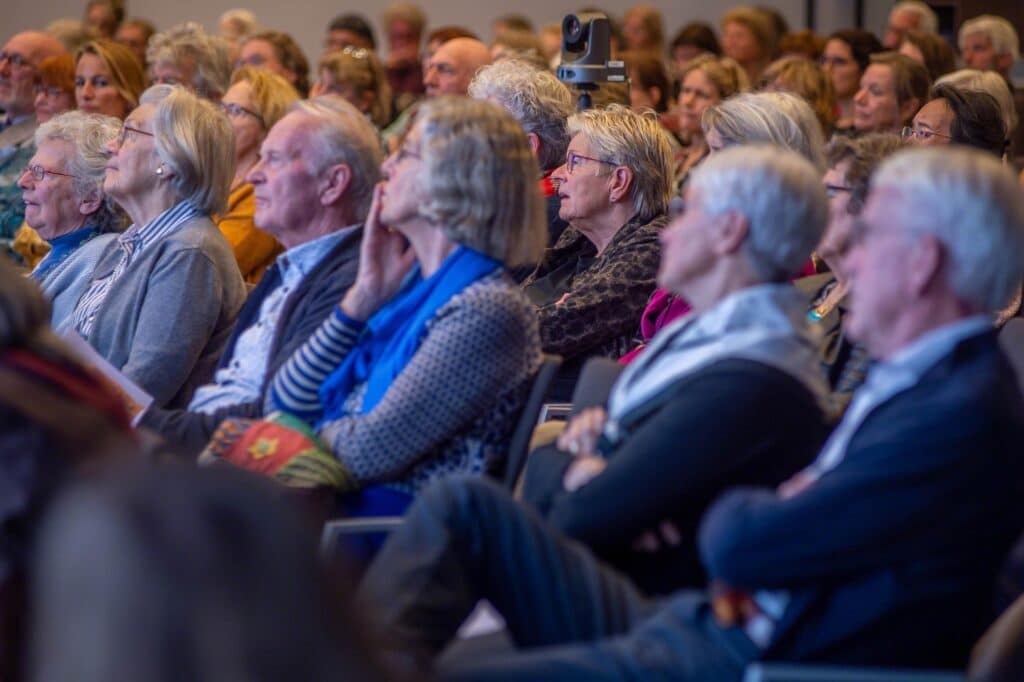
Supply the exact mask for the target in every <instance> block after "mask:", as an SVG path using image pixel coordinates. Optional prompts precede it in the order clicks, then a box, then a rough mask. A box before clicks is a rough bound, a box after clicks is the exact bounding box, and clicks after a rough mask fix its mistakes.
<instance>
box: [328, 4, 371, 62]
mask: <svg viewBox="0 0 1024 682" xmlns="http://www.w3.org/2000/svg"><path fill="white" fill-rule="evenodd" d="M346 47H351V48H359V47H361V48H363V49H364V50H369V51H371V52H372V51H373V50H376V49H377V39H376V38H375V37H374V35H373V27H372V26H370V22H368V21H367V20H366V19H365V18H364V17H363V15H361V14H339V15H338V16H336V17H334V19H332V20H331V23H330V24H328V26H327V38H326V39H325V40H324V55H325V56H326V55H327V54H329V53H331V52H337V51H338V50H344V49H345V48H346Z"/></svg>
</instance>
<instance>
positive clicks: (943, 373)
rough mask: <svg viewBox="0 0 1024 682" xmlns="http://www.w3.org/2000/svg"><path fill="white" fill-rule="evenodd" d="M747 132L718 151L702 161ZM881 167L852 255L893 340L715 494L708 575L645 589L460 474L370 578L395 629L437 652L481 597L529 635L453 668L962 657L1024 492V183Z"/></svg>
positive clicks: (928, 661) (705, 237) (698, 674)
mask: <svg viewBox="0 0 1024 682" xmlns="http://www.w3.org/2000/svg"><path fill="white" fill-rule="evenodd" d="M747 153H749V152H748V150H747V149H743V148H736V149H733V150H727V151H725V152H722V153H721V155H718V156H716V157H713V158H712V159H709V160H708V161H706V162H705V164H702V166H701V167H700V168H699V169H698V170H697V171H696V173H695V176H694V181H696V180H697V178H698V177H699V175H701V174H707V173H715V174H719V173H723V174H726V173H729V172H730V166H732V165H733V164H736V165H740V164H741V163H742V159H743V156H744V155H745V154H747ZM778 156H780V157H783V156H787V153H786V152H780V153H779V154H778ZM763 163H764V165H765V166H766V167H768V168H771V167H772V166H773V165H774V163H775V162H774V161H773V160H772V159H771V158H770V157H769V158H768V159H766V160H765V161H763ZM875 187H876V189H875V190H874V191H873V192H872V195H871V197H870V198H869V201H868V206H867V208H866V209H865V213H864V216H863V217H864V225H863V226H862V228H861V235H862V237H863V239H862V241H861V243H860V244H859V245H858V246H857V247H856V248H855V250H854V252H853V253H852V254H851V256H850V260H851V264H850V270H851V273H852V275H851V276H852V278H853V280H852V287H853V289H852V290H853V304H852V305H853V309H854V310H855V312H854V313H851V314H852V315H853V317H852V318H851V320H852V324H851V327H850V332H851V334H853V335H856V337H857V340H858V342H860V343H863V344H864V345H865V346H866V347H867V348H868V349H869V351H870V352H871V353H872V354H874V355H875V356H876V357H877V358H878V360H879V362H878V364H877V365H876V366H875V367H874V368H873V369H872V371H871V373H870V375H869V377H868V380H867V382H866V384H865V385H864V387H863V389H862V390H861V391H859V392H858V394H857V395H856V397H855V398H854V400H853V403H852V404H851V406H850V408H849V409H848V410H847V412H846V415H845V417H844V419H843V421H842V422H841V423H840V425H839V426H838V427H837V429H836V431H835V432H834V433H833V435H832V437H831V438H830V440H829V441H828V443H826V445H825V447H824V448H823V449H822V451H821V453H820V454H819V456H818V458H817V459H816V460H815V462H814V463H813V464H811V466H809V467H808V468H806V469H805V470H803V471H802V472H801V473H799V474H797V475H796V476H795V477H794V478H792V479H790V480H789V481H787V482H785V483H783V484H782V485H781V486H779V488H778V489H777V490H771V489H758V488H738V489H734V490H733V491H731V492H727V493H725V494H724V495H723V496H722V497H720V498H719V499H718V500H717V501H716V502H715V503H714V504H713V505H712V506H711V508H710V510H709V511H708V512H707V513H706V514H705V516H704V519H703V521H702V524H701V531H700V539H699V547H700V551H701V556H702V559H703V562H704V565H705V567H706V568H707V569H708V572H709V574H710V576H711V580H712V582H711V585H712V587H711V589H710V590H709V592H707V593H704V592H680V593H676V594H674V595H673V596H671V597H669V598H668V599H666V600H663V601H660V602H657V601H652V600H649V599H647V598H646V597H644V596H643V595H642V594H640V593H639V592H638V590H637V589H636V588H635V587H634V586H633V585H632V584H630V583H629V582H628V581H626V580H625V579H624V578H623V577H621V575H619V574H617V573H614V572H612V571H609V570H608V569H607V568H605V567H604V566H603V565H602V564H600V563H599V562H598V561H597V560H596V559H594V557H593V556H592V555H590V554H589V553H588V552H587V551H586V550H584V549H583V548H582V547H581V546H579V545H577V544H574V543H570V542H566V541H565V540H564V539H563V538H562V537H561V536H560V535H559V534H557V533H556V532H554V531H553V530H552V529H551V528H550V527H548V526H546V525H545V524H544V523H543V522H542V521H540V520H539V518H538V517H537V516H536V515H534V514H532V513H530V512H528V511H526V510H524V509H522V508H521V507H520V506H518V505H517V503H516V502H514V501H513V500H512V499H511V497H510V496H508V495H507V494H506V493H504V492H503V491H502V490H500V489H498V488H496V487H494V486H488V485H486V484H485V483H483V482H466V481H460V482H459V483H458V485H455V484H449V485H445V484H444V483H442V484H441V485H438V486H436V487H435V488H433V489H430V490H428V491H426V492H425V493H423V494H422V495H421V496H420V498H419V500H418V501H417V503H416V504H415V505H414V506H413V508H412V509H411V510H410V511H409V513H408V515H407V523H406V524H405V525H404V526H403V528H401V529H400V530H399V531H397V532H396V533H395V534H394V535H393V536H392V538H391V539H390V540H389V542H388V544H386V545H385V547H384V549H383V550H382V551H381V553H380V554H379V555H378V557H377V559H376V561H375V562H374V564H373V565H372V566H371V567H370V570H369V572H368V574H367V576H366V578H365V579H364V582H363V585H362V587H361V591H360V593H359V599H358V601H361V602H362V604H361V605H362V606H364V607H368V608H367V610H366V611H365V613H367V614H372V615H373V616H374V617H375V618H376V619H377V622H378V624H379V625H380V627H381V628H382V630H383V634H384V635H385V637H384V638H383V639H382V640H381V641H388V642H390V643H391V645H392V646H395V647H397V648H402V649H404V650H405V651H406V652H408V653H409V654H410V655H411V656H412V657H413V658H414V659H415V660H416V661H417V662H419V663H424V662H429V661H430V660H431V659H432V658H433V657H434V656H435V655H436V653H437V652H438V651H439V650H440V648H441V647H443V646H444V645H445V644H446V643H447V641H448V640H449V638H450V637H451V636H452V635H453V634H454V633H455V631H456V629H457V628H458V626H459V624H460V622H461V620H462V618H463V617H464V616H465V615H466V614H467V613H468V612H469V611H470V610H471V609H472V608H473V606H474V605H475V603H476V601H477V600H478V599H481V598H485V599H488V600H489V601H490V602H491V603H492V604H493V605H494V606H495V607H496V608H497V609H498V611H500V612H501V614H502V615H503V616H504V618H505V622H506V626H507V628H508V631H509V634H510V635H511V636H512V639H513V640H514V641H515V642H516V644H517V647H518V648H517V649H516V650H515V651H512V652H503V653H500V654H497V655H491V656H482V655H477V656H476V657H475V659H474V660H473V661H461V660H456V661H454V662H453V663H452V668H451V669H449V670H444V671H442V675H441V677H442V678H445V679H467V680H468V679H473V680H492V679H494V680H497V679H501V680H520V679H522V680H533V679H604V680H613V679H615V680H618V679H622V680H625V679H676V680H708V679H715V680H737V681H738V680H740V678H741V677H742V674H743V670H744V667H745V666H746V665H747V663H749V662H750V661H753V660H756V659H760V658H771V659H774V660H807V659H811V660H820V661H835V662H839V661H842V662H847V663H850V662H853V663H863V664H876V665H902V666H921V665H926V666H944V665H962V664H963V663H964V661H965V660H966V657H967V654H968V652H969V650H970V647H971V645H972V644H973V642H974V640H975V638H976V637H977V636H978V634H980V632H981V630H982V629H983V628H984V626H985V623H986V620H987V617H988V615H989V614H988V604H989V601H990V600H989V595H990V593H991V590H992V587H993V585H994V582H995V576H996V573H997V571H998V568H999V565H1000V564H1001V562H1002V559H1003V555H1004V553H1005V552H1006V551H1007V550H1008V548H1009V546H1010V544H1011V543H1012V541H1013V539H1014V538H1015V537H1016V534H1017V533H1018V532H1019V523H1020V521H1019V520H1020V518H1021V511H1024V494H1022V492H1024V491H1022V490H1021V488H1022V481H1024V477H1022V475H1021V474H1022V471H1021V469H1022V467H1024V463H1022V462H1021V461H1020V458H1019V457H1017V448H1018V447H1019V443H1020V442H1021V440H1022V438H1024V401H1022V398H1021V394H1020V389H1019V388H1018V386H1017V382H1016V379H1015V377H1014V375H1013V371H1012V369H1011V368H1010V366H1009V363H1008V362H1007V360H1006V358H1005V357H1004V356H1003V354H1002V352H1001V351H1000V349H999V345H998V343H997V341H996V338H995V332H994V330H993V328H992V324H991V321H990V320H991V318H990V316H989V314H990V313H991V311H993V310H995V309H996V308H998V307H999V306H1000V305H1002V304H1003V303H1004V302H1005V299H1007V298H1009V295H1010V293H1011V291H1012V289H1013V287H1014V286H1015V285H1016V284H1017V283H1018V282H1019V281H1020V277H1021V273H1022V271H1024V198H1022V197H1021V196H1020V192H1019V189H1018V188H1017V187H1016V183H1015V180H1014V178H1013V177H1012V176H1011V175H1010V174H1009V173H1008V172H1007V171H1006V170H1005V169H1003V168H1002V167H1001V166H1000V165H999V163H998V162H997V161H996V160H994V159H992V158H990V157H989V156H988V155H985V154H982V153H980V152H977V151H974V150H968V149H955V150H942V151H937V150H923V149H918V150H913V151H908V152H904V153H902V154H900V155H897V156H896V157H893V158H892V159H891V160H889V161H887V162H886V163H885V164H884V165H883V166H882V168H881V169H880V170H879V173H878V179H877V181H876V184H875ZM766 200H768V199H766ZM684 216H685V217H683V218H679V219H677V221H685V222H686V225H687V228H688V232H689V233H690V237H691V238H693V239H696V240H699V242H700V243H699V244H695V245H691V246H690V247H688V250H689V251H691V252H694V253H696V252H697V251H700V250H704V251H705V252H708V253H712V252H716V251H723V250H728V249H729V248H735V244H736V243H737V241H740V242H741V241H742V239H743V238H744V230H743V229H742V228H741V227H740V226H742V225H743V220H742V211H741V210H740V211H732V212H730V213H727V214H726V219H725V220H719V219H716V218H714V217H713V216H709V215H708V214H707V213H706V212H705V206H704V205H703V202H702V201H699V200H698V201H696V202H695V205H693V206H688V207H687V211H686V214H684ZM708 221H711V223H708ZM706 223H707V224H706ZM681 225H682V222H677V223H676V227H677V228H679V227H680V226H681ZM712 225H717V227H715V228H714V229H711V228H712ZM691 261H692V262H689V267H691V268H699V261H698V260H697V259H691ZM414 577H415V578H414Z"/></svg>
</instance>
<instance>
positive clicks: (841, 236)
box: [816, 161, 854, 276]
mask: <svg viewBox="0 0 1024 682" xmlns="http://www.w3.org/2000/svg"><path fill="white" fill-rule="evenodd" d="M849 165H850V164H849V162H847V161H842V162H840V163H839V164H838V165H836V166H833V167H832V168H829V169H828V170H827V171H825V175H824V176H823V177H822V183H823V184H824V185H825V193H826V194H827V195H828V228H827V229H826V230H825V234H824V235H823V236H822V238H821V243H820V244H818V248H817V249H816V251H817V254H818V256H819V257H820V258H822V260H824V261H825V263H826V264H827V265H828V269H829V270H831V271H832V272H834V273H836V274H837V275H839V276H843V273H842V263H843V258H844V257H845V255H846V252H847V251H848V250H849V248H850V241H851V237H852V236H853V230H854V217H853V216H852V215H850V211H849V207H850V187H849V185H848V184H847V180H846V173H847V170H848V169H849Z"/></svg>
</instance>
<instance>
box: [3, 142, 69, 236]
mask: <svg viewBox="0 0 1024 682" xmlns="http://www.w3.org/2000/svg"><path fill="white" fill-rule="evenodd" d="M73 153H74V149H73V148H72V146H71V144H70V143H68V142H64V141H62V140H45V141H44V142H43V143H42V144H40V145H39V147H38V148H37V149H36V153H35V156H33V157H32V160H31V161H29V162H28V166H29V168H31V167H32V166H37V167H40V168H42V169H44V170H45V171H51V172H44V174H43V179H42V180H36V179H35V178H34V177H33V176H32V173H31V171H30V170H29V168H26V169H25V171H24V172H23V173H22V174H21V177H20V178H19V179H18V187H20V188H21V196H22V199H23V200H24V201H25V222H26V223H28V225H29V227H31V228H32V229H34V230H35V231H36V232H38V233H39V236H40V237H42V238H43V239H47V240H49V239H53V238H55V237H59V236H60V235H62V234H67V233H68V232H73V231H74V230H77V229H78V228H79V227H82V226H83V224H84V221H85V216H84V215H82V213H81V211H80V210H79V204H80V202H79V200H78V195H77V194H76V193H75V180H74V178H70V177H67V176H65V175H58V173H66V172H67V170H66V166H65V163H66V160H67V159H68V158H69V157H70V156H71V155H72V154H73Z"/></svg>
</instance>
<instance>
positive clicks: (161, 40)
mask: <svg viewBox="0 0 1024 682" xmlns="http://www.w3.org/2000/svg"><path fill="white" fill-rule="evenodd" d="M146 63H147V64H149V70H150V76H151V79H152V82H153V84H154V85H160V84H163V85H181V86H182V87H185V88H188V89H189V90H191V91H192V92H194V93H195V94H197V95H199V96H200V97H205V98H206V99H209V100H211V101H214V102H219V101H220V98H221V97H222V96H223V95H224V93H225V92H227V90H228V85H229V83H230V80H231V55H230V48H229V46H228V43H227V41H226V40H224V39H223V38H218V37H215V36H212V35H210V34H209V33H207V32H206V29H204V28H203V27H202V25H201V24H197V23H195V22H192V21H189V22H185V23H184V24H181V25H179V26H175V27H173V28H170V29H168V30H166V31H164V32H163V33H157V34H156V35H155V36H153V37H152V38H150V39H149V46H148V47H147V48H146Z"/></svg>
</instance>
